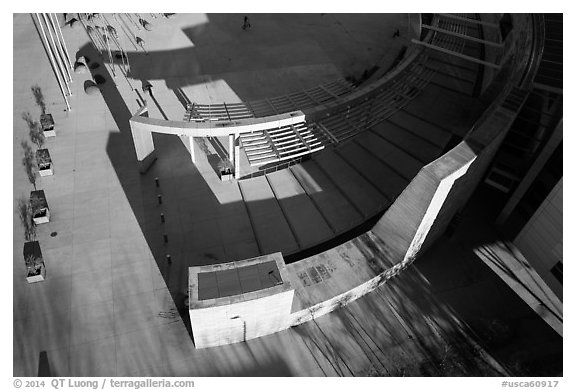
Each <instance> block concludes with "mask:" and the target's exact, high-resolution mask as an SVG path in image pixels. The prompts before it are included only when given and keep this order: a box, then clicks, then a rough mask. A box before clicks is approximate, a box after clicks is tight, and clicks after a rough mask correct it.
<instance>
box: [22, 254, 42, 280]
mask: <svg viewBox="0 0 576 390" xmlns="http://www.w3.org/2000/svg"><path fill="white" fill-rule="evenodd" d="M24 262H25V263H26V269H27V270H28V276H32V275H38V274H39V273H40V272H41V270H42V264H44V261H43V260H42V258H41V257H36V256H34V255H33V254H30V255H28V256H26V258H24Z"/></svg>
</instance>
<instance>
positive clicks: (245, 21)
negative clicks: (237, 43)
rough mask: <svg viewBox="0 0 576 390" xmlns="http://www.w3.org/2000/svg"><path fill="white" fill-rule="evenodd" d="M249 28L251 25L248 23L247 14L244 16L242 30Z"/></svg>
mask: <svg viewBox="0 0 576 390" xmlns="http://www.w3.org/2000/svg"><path fill="white" fill-rule="evenodd" d="M250 28H252V25H251V24H250V19H248V16H244V24H243V25H242V30H244V31H246V30H249V29H250Z"/></svg>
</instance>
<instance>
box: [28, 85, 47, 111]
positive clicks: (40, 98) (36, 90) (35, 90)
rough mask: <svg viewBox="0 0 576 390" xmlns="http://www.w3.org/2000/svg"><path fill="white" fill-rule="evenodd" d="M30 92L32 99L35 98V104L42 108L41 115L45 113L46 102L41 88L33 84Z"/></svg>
mask: <svg viewBox="0 0 576 390" xmlns="http://www.w3.org/2000/svg"><path fill="white" fill-rule="evenodd" d="M31 89H32V94H33V95H34V99H35V100H36V104H37V105H38V107H40V110H42V115H44V114H46V102H45V101H44V94H43V93H42V89H41V88H40V87H39V86H38V85H34V86H33V87H31Z"/></svg>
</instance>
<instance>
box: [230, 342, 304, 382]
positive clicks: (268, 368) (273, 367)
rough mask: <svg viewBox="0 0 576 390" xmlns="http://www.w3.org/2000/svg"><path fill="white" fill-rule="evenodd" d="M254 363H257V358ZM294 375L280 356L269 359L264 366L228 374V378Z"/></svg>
mask: <svg viewBox="0 0 576 390" xmlns="http://www.w3.org/2000/svg"><path fill="white" fill-rule="evenodd" d="M248 348H249V347H248ZM254 361H256V359H255V358H254ZM292 375H293V374H292V372H291V371H290V367H288V365H287V364H286V362H285V361H284V360H283V359H282V358H280V357H279V356H274V357H268V358H267V359H266V362H265V363H264V364H258V365H256V366H252V367H249V368H246V369H243V370H238V371H234V372H232V373H230V374H226V376H234V377H289V376H292Z"/></svg>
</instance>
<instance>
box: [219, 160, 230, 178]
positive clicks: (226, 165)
mask: <svg viewBox="0 0 576 390" xmlns="http://www.w3.org/2000/svg"><path fill="white" fill-rule="evenodd" d="M218 169H219V170H220V172H221V173H224V174H227V175H230V174H231V173H232V170H233V169H234V166H233V165H232V163H231V162H230V161H228V160H226V159H223V160H220V161H219V162H218Z"/></svg>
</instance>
